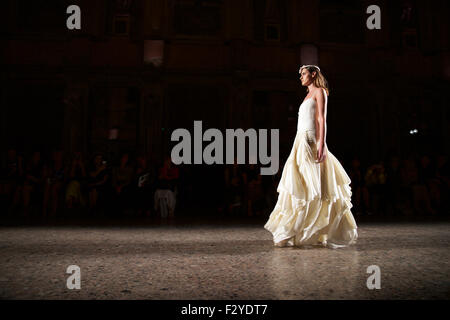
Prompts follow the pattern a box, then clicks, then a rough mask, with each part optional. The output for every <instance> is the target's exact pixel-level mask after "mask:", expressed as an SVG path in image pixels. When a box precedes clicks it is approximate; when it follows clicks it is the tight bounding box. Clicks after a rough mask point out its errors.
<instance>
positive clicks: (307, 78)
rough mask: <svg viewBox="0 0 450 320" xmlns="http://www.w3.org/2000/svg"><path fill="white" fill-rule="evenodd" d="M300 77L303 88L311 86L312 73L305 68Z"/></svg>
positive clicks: (300, 72)
mask: <svg viewBox="0 0 450 320" xmlns="http://www.w3.org/2000/svg"><path fill="white" fill-rule="evenodd" d="M299 75H300V81H301V82H302V86H305V87H306V86H309V85H310V84H311V83H312V81H313V77H312V75H311V73H310V72H309V71H308V69H306V68H303V69H301V70H300V71H299Z"/></svg>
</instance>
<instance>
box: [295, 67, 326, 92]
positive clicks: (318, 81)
mask: <svg viewBox="0 0 450 320" xmlns="http://www.w3.org/2000/svg"><path fill="white" fill-rule="evenodd" d="M302 69H306V70H308V71H309V73H311V74H312V73H313V72H314V71H315V72H316V76H315V77H314V79H313V84H314V85H315V86H316V87H317V88H323V89H325V91H326V93H327V96H329V95H330V90H329V89H328V81H327V79H325V77H324V76H323V74H322V72H321V71H320V68H319V67H317V66H314V65H307V66H302V67H300V71H299V72H302ZM306 92H309V89H308V87H306Z"/></svg>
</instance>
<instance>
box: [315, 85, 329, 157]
mask: <svg viewBox="0 0 450 320" xmlns="http://www.w3.org/2000/svg"><path fill="white" fill-rule="evenodd" d="M316 99H317V109H316V123H317V127H318V130H317V131H319V137H318V138H317V136H316V139H317V140H316V141H317V160H318V161H319V162H321V161H323V160H324V157H325V156H326V154H324V151H325V148H324V146H325V144H326V142H325V141H326V134H327V120H326V119H327V96H326V93H325V92H324V89H321V90H319V92H318V93H317V97H316ZM316 135H317V132H316Z"/></svg>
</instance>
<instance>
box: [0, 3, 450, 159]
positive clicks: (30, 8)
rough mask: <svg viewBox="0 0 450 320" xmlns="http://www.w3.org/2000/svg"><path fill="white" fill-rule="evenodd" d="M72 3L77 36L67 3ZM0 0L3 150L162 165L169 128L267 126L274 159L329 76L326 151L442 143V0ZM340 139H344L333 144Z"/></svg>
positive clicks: (375, 151) (370, 153)
mask: <svg viewBox="0 0 450 320" xmlns="http://www.w3.org/2000/svg"><path fill="white" fill-rule="evenodd" d="M70 4H77V5H78V6H79V7H80V8H81V30H68V29H67V28H66V19H67V17H68V14H66V8H67V6H68V5H70ZM371 4H372V2H369V1H356V0H355V1H354V0H346V1H330V0H308V1H302V0H278V1H276V0H241V1H226V0H167V1H164V0H96V1H88V0H78V1H76V0H74V1H66V0H47V1H33V2H30V1H24V0H17V1H4V2H2V4H1V5H0V6H1V9H2V12H3V13H4V16H3V19H2V21H1V30H2V33H3V36H2V38H4V39H5V40H4V41H3V45H2V47H3V50H2V53H1V60H2V61H3V62H2V68H1V69H2V70H1V71H0V76H1V81H2V86H1V88H2V89H1V103H2V108H1V110H2V111H1V119H2V120H1V122H2V123H1V125H2V132H1V137H2V143H3V145H4V146H6V147H15V148H18V149H21V148H22V149H24V150H28V149H31V148H38V147H39V146H46V147H47V148H54V149H63V150H64V151H66V152H73V151H84V152H86V153H92V152H95V151H103V152H109V153H117V152H119V151H120V150H130V151H136V152H142V153H147V154H149V155H151V157H153V158H158V159H160V158H161V157H162V156H163V155H164V154H167V153H169V152H170V149H171V141H170V134H171V132H172V131H173V130H174V129H176V128H187V129H188V130H191V131H192V130H193V121H194V120H202V121H203V127H204V128H205V129H206V128H219V129H225V128H243V129H246V128H256V129H258V128H268V129H270V128H278V129H280V157H281V158H282V160H281V161H283V160H284V159H285V157H287V154H286V152H288V151H289V149H290V147H291V143H292V139H293V137H294V135H295V130H296V121H297V110H298V106H299V104H300V103H301V101H302V100H303V98H304V96H305V94H306V91H305V88H303V87H301V85H300V82H299V79H298V68H299V66H300V65H302V64H311V63H314V64H319V65H320V67H321V70H322V71H323V73H324V75H325V76H326V77H327V79H328V81H329V83H330V97H329V104H328V114H327V123H328V131H327V142H328V144H329V145H330V148H332V150H333V151H334V153H335V154H336V155H337V156H338V158H341V157H344V158H345V157H346V154H347V153H358V154H359V155H360V157H361V158H363V159H374V158H380V159H381V158H382V157H384V156H385V155H386V153H387V152H389V150H395V151H398V152H403V151H408V149H410V148H411V147H414V146H416V145H417V144H418V143H423V141H422V142H420V141H416V140H415V138H414V139H411V137H410V136H409V131H410V129H413V128H417V129H418V130H419V132H420V136H421V137H422V138H421V139H425V141H430V140H433V141H441V140H442V146H443V147H444V148H445V147H446V148H448V141H449V140H448V130H447V128H446V124H447V123H448V111H447V106H448V105H449V103H450V99H449V92H448V90H447V88H448V84H449V80H450V54H449V51H448V50H449V39H450V36H449V29H450V27H449V21H448V19H446V18H447V17H448V13H449V9H450V5H449V4H448V2H447V1H432V3H431V2H429V1H425V0H417V1H387V0H380V1H377V3H376V4H377V5H378V6H379V7H380V8H381V21H382V22H381V23H382V28H381V29H380V30H369V29H368V28H367V27H366V20H367V17H368V16H369V14H368V13H366V10H367V7H368V6H369V5H371ZM342 141H345V142H346V143H342Z"/></svg>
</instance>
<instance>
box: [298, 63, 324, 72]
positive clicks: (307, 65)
mask: <svg viewBox="0 0 450 320" xmlns="http://www.w3.org/2000/svg"><path fill="white" fill-rule="evenodd" d="M306 67H314V68H316V69H317V70H319V71H320V68H319V67H318V66H315V65H313V64H304V65H303V66H301V67H300V69H299V70H298V72H300V70H302V69H303V68H306Z"/></svg>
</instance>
